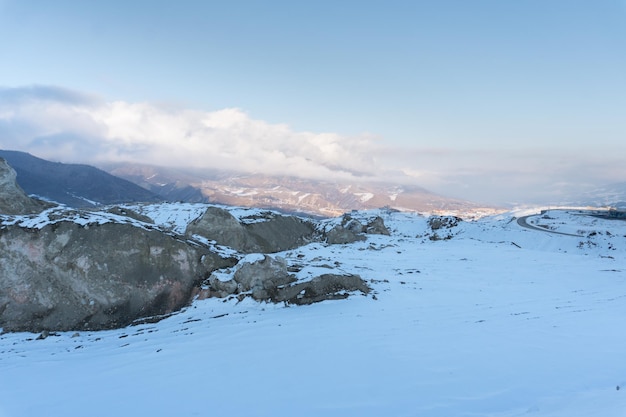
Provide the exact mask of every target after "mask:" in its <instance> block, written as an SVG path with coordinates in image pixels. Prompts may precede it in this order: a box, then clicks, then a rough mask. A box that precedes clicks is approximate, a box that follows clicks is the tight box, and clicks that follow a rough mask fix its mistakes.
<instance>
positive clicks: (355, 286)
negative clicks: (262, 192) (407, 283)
mask: <svg viewBox="0 0 626 417" xmlns="http://www.w3.org/2000/svg"><path fill="white" fill-rule="evenodd" d="M242 262H243V263H241V264H240V265H238V269H237V270H236V271H235V273H234V274H233V278H232V279H231V280H228V281H220V280H219V279H218V278H217V276H216V275H212V276H211V277H210V278H209V280H208V281H209V285H210V287H211V295H212V296H215V297H226V296H228V295H232V294H239V295H240V296H245V295H246V294H247V295H250V296H251V297H252V298H254V299H255V300H257V301H271V302H274V303H279V302H286V303H290V304H298V305H303V304H312V303H317V302H320V301H324V300H337V299H343V298H347V297H348V293H349V292H353V291H361V292H362V293H363V294H367V293H369V291H370V288H369V287H368V285H367V284H366V282H365V281H363V280H362V279H361V277H359V276H358V275H337V274H324V275H320V276H318V277H315V278H313V279H312V280H310V281H305V282H298V283H296V278H295V276H294V275H292V274H290V273H289V272H288V268H287V264H286V262H285V260H284V259H282V258H272V257H270V256H267V255H264V256H263V257H262V258H261V259H258V260H256V261H252V262H249V261H248V262H246V261H242Z"/></svg>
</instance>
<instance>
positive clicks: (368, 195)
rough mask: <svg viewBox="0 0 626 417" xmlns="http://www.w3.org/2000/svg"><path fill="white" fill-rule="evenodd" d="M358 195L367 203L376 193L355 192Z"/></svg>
mask: <svg viewBox="0 0 626 417" xmlns="http://www.w3.org/2000/svg"><path fill="white" fill-rule="evenodd" d="M354 195H355V196H356V197H358V199H359V201H360V202H361V203H367V202H368V201H370V200H371V199H372V198H374V194H372V193H354Z"/></svg>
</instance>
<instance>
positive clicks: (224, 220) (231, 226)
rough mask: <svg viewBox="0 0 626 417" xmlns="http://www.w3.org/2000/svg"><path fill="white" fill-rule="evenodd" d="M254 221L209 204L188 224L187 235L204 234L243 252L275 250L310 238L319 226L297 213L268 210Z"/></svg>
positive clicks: (286, 248) (277, 250)
mask: <svg viewBox="0 0 626 417" xmlns="http://www.w3.org/2000/svg"><path fill="white" fill-rule="evenodd" d="M257 220H260V221H255V222H252V223H243V224H242V223H240V222H239V221H238V220H237V219H236V218H235V217H234V216H233V215H231V214H230V213H229V212H228V211H227V210H224V209H222V208H219V207H209V208H208V209H207V211H206V212H205V213H204V214H203V215H202V216H201V217H200V218H198V219H196V220H195V221H194V222H192V223H191V224H190V225H189V226H188V227H187V231H186V233H187V235H194V234H195V235H200V236H203V237H205V238H207V239H210V240H214V241H216V242H217V243H218V244H219V245H224V246H229V247H231V248H233V249H235V250H237V251H240V252H243V253H274V252H280V251H284V250H289V249H294V248H297V247H298V246H301V245H303V244H305V243H307V242H308V241H310V240H311V239H312V238H313V236H314V234H315V227H314V226H313V224H311V223H310V222H307V221H304V220H301V219H299V218H297V217H293V216H282V215H277V214H274V213H266V214H265V217H264V218H262V219H257Z"/></svg>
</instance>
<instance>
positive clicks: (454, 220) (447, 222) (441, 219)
mask: <svg viewBox="0 0 626 417" xmlns="http://www.w3.org/2000/svg"><path fill="white" fill-rule="evenodd" d="M462 221H463V219H461V218H460V217H456V216H432V217H430V218H429V219H428V226H430V228H431V229H432V230H439V229H452V228H453V227H456V226H458V225H459V223H461V222H462Z"/></svg>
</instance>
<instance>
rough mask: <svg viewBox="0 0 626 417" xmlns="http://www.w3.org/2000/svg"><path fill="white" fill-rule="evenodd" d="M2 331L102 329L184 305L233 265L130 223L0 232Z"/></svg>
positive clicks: (65, 223)
mask: <svg viewBox="0 0 626 417" xmlns="http://www.w3.org/2000/svg"><path fill="white" fill-rule="evenodd" d="M0 253H2V257H0V288H1V290H0V327H2V328H3V329H4V330H5V331H31V332H40V331H44V330H48V331H53V330H62V331H67V330H98V329H108V328H116V327H122V326H125V325H128V324H130V323H131V322H133V321H134V320H136V319H138V318H142V317H149V316H153V315H161V314H167V313H169V312H173V311H176V310H178V309H180V308H181V307H183V306H185V305H187V304H188V303H189V301H190V295H191V293H192V289H193V288H194V286H196V285H197V284H199V282H201V281H202V280H203V279H204V278H205V277H206V276H208V275H209V273H210V272H211V271H212V270H215V269H217V268H223V267H227V266H231V265H233V264H234V263H235V261H234V260H232V259H223V258H221V257H220V256H218V255H217V254H215V253H213V252H211V251H210V250H209V249H208V248H205V247H202V246H199V245H191V244H189V243H187V242H186V241H183V240H181V239H180V238H177V237H176V236H172V235H168V234H165V233H163V232H161V231H159V230H146V229H143V228H141V227H136V226H133V225H130V224H119V223H105V224H101V225H98V224H87V225H84V226H83V225H80V224H77V223H74V222H70V221H60V222H58V223H53V224H48V225H46V226H43V227H42V228H40V229H26V228H22V227H19V226H4V227H3V228H2V229H0Z"/></svg>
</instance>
